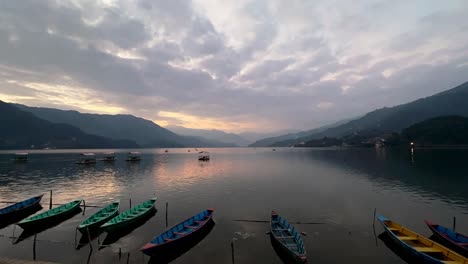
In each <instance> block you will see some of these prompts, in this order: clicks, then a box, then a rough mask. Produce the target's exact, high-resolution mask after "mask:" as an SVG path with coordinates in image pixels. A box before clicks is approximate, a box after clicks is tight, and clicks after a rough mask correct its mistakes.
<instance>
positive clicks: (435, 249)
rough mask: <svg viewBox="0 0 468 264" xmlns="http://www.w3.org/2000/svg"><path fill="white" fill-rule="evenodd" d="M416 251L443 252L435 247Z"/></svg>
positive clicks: (417, 248)
mask: <svg viewBox="0 0 468 264" xmlns="http://www.w3.org/2000/svg"><path fill="white" fill-rule="evenodd" d="M414 249H415V250H417V251H419V252H443V251H442V250H440V249H438V248H433V247H414Z"/></svg>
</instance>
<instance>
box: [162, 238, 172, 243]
mask: <svg viewBox="0 0 468 264" xmlns="http://www.w3.org/2000/svg"><path fill="white" fill-rule="evenodd" d="M172 240H174V239H170V238H164V241H166V242H169V241H172Z"/></svg>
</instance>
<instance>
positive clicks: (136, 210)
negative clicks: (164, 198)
mask: <svg viewBox="0 0 468 264" xmlns="http://www.w3.org/2000/svg"><path fill="white" fill-rule="evenodd" d="M156 200H157V197H154V198H152V199H149V200H147V201H145V202H143V203H141V204H138V205H136V206H134V207H132V208H130V209H128V210H127V211H124V212H122V213H121V214H119V215H118V216H116V217H114V218H112V219H111V220H109V221H107V222H106V223H105V224H104V225H102V226H101V228H102V229H103V230H104V231H106V232H111V231H115V230H117V229H119V228H123V227H125V226H128V225H130V224H132V223H134V222H135V221H138V220H139V219H141V218H143V217H145V216H146V215H147V214H149V213H150V212H151V210H152V209H153V208H154V203H156Z"/></svg>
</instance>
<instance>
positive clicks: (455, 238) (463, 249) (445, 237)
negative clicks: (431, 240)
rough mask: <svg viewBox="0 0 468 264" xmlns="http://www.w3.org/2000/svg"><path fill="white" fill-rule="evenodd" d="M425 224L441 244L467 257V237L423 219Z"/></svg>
mask: <svg viewBox="0 0 468 264" xmlns="http://www.w3.org/2000/svg"><path fill="white" fill-rule="evenodd" d="M424 222H425V223H426V225H427V226H428V227H429V229H431V231H432V233H433V234H434V236H435V237H437V239H439V240H440V241H441V242H442V243H443V244H445V245H447V246H448V247H450V248H452V249H453V250H455V251H457V252H458V253H460V254H462V255H463V256H465V257H468V237H467V236H464V235H462V234H460V233H456V232H455V231H453V230H450V229H448V228H446V227H443V226H441V225H436V224H433V223H431V222H429V221H427V220H425V221H424Z"/></svg>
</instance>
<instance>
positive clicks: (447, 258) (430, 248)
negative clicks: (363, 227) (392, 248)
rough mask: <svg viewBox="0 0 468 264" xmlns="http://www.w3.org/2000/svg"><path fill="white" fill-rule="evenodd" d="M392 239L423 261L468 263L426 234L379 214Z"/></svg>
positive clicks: (439, 263) (438, 263) (445, 263)
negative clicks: (426, 236)
mask: <svg viewBox="0 0 468 264" xmlns="http://www.w3.org/2000/svg"><path fill="white" fill-rule="evenodd" d="M377 219H378V220H379V222H380V223H381V224H382V226H383V228H384V229H385V232H386V233H387V234H388V235H389V236H390V239H391V240H392V241H393V242H394V243H395V245H398V246H399V247H400V248H401V249H402V250H403V251H404V252H406V253H408V254H409V255H410V256H411V257H413V258H415V259H417V260H418V261H421V262H423V263H431V264H448V263H450V264H452V263H453V264H468V259H466V258H464V257H463V256H461V255H460V254H458V253H456V252H455V251H453V250H450V249H448V248H446V247H444V246H442V245H440V244H437V243H435V242H434V241H432V240H430V239H428V238H425V237H424V236H422V235H420V234H418V233H416V232H414V231H411V230H409V229H407V228H405V227H403V226H401V225H400V224H398V223H395V222H393V221H391V220H390V219H387V218H385V217H384V216H381V215H378V216H377Z"/></svg>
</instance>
